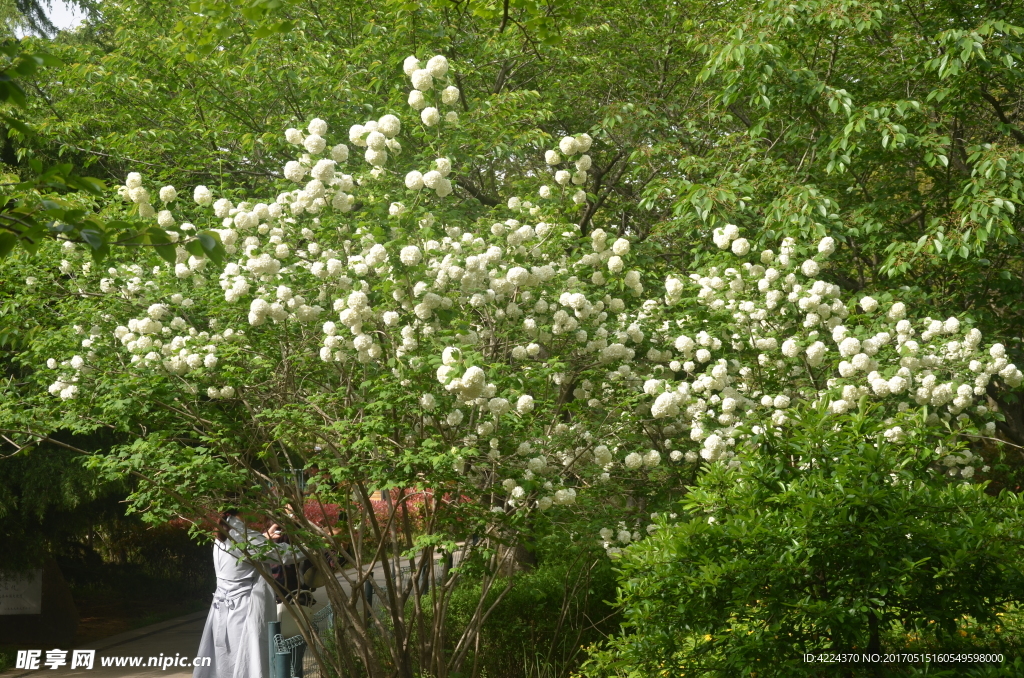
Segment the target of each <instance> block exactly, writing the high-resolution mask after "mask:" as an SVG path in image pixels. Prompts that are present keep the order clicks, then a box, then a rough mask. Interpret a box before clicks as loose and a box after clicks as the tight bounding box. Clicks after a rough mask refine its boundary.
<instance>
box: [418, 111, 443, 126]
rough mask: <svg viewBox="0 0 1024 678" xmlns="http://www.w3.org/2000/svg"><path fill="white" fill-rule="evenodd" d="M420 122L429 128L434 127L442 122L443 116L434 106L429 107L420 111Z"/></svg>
mask: <svg viewBox="0 0 1024 678" xmlns="http://www.w3.org/2000/svg"><path fill="white" fill-rule="evenodd" d="M420 120H422V121H423V124H424V125H426V126H427V127H433V126H434V125H436V124H437V123H439V122H440V121H441V114H440V113H439V112H438V111H437V109H436V108H434V107H433V106H428V107H427V108H424V109H423V110H422V111H420Z"/></svg>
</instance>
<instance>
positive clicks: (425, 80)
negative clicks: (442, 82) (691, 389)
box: [411, 68, 434, 92]
mask: <svg viewBox="0 0 1024 678" xmlns="http://www.w3.org/2000/svg"><path fill="white" fill-rule="evenodd" d="M411 78H412V86H413V87H414V88H415V89H417V90H419V91H420V92H427V91H429V90H430V89H432V88H433V87H434V77H433V76H432V75H431V74H430V71H428V70H427V69H425V68H421V69H419V70H417V71H414V72H413V74H412V76H411Z"/></svg>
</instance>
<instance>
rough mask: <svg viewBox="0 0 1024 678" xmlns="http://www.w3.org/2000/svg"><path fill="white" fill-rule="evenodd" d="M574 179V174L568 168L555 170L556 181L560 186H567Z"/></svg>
mask: <svg viewBox="0 0 1024 678" xmlns="http://www.w3.org/2000/svg"><path fill="white" fill-rule="evenodd" d="M571 179H572V175H571V174H569V172H567V171H566V170H558V171H557V172H555V183H556V184H558V185H559V186H565V185H566V184H567V183H569V181H570V180H571Z"/></svg>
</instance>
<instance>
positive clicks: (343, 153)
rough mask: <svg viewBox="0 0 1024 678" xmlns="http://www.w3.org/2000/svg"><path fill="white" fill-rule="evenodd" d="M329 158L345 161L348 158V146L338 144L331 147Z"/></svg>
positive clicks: (335, 160)
mask: <svg viewBox="0 0 1024 678" xmlns="http://www.w3.org/2000/svg"><path fill="white" fill-rule="evenodd" d="M331 160H334V162H345V161H347V160H348V146H346V145H345V144H338V145H337V146H335V147H334V148H332V149H331Z"/></svg>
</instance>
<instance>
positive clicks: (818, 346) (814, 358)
mask: <svg viewBox="0 0 1024 678" xmlns="http://www.w3.org/2000/svg"><path fill="white" fill-rule="evenodd" d="M827 350H828V349H827V348H826V347H825V344H823V343H821V342H820V341H816V342H814V343H813V344H811V345H810V346H808V347H807V351H806V353H807V362H808V363H810V365H811V367H818V366H819V365H821V363H822V361H824V359H825V352H826V351H827Z"/></svg>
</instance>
